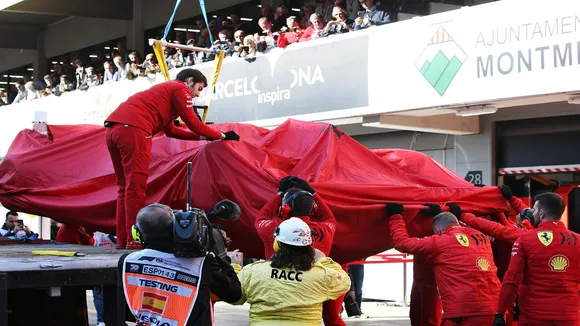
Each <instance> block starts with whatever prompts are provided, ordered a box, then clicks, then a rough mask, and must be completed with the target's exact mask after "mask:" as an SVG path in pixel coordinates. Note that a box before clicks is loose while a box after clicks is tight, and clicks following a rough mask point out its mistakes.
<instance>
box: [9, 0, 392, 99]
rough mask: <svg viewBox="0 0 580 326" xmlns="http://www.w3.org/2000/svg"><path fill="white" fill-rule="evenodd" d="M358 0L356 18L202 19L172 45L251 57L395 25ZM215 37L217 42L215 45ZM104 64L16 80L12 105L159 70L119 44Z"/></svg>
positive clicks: (308, 14) (340, 12)
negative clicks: (193, 30)
mask: <svg viewBox="0 0 580 326" xmlns="http://www.w3.org/2000/svg"><path fill="white" fill-rule="evenodd" d="M356 1H358V3H359V4H360V8H359V9H360V10H358V11H356V17H355V18H354V19H353V18H351V17H352V16H353V15H350V16H351V17H349V13H348V12H347V10H346V9H347V8H346V0H334V1H325V2H323V3H318V4H316V5H311V4H307V5H305V6H303V7H302V8H301V10H300V12H299V13H298V12H296V14H294V12H293V11H291V9H290V8H289V6H287V5H284V4H282V5H280V6H279V7H278V8H277V9H276V11H274V9H273V8H272V6H269V5H263V6H261V17H260V18H259V19H258V21H257V24H256V23H255V22H247V21H242V20H241V19H240V17H239V15H238V14H236V13H232V14H230V16H226V15H221V16H218V17H217V18H215V19H213V20H212V21H210V22H209V24H208V25H209V26H206V24H205V21H204V20H198V21H197V22H196V23H197V25H198V30H199V31H200V32H197V33H196V32H190V31H186V32H176V33H175V40H173V41H172V42H173V43H177V44H186V45H190V46H195V47H200V48H211V49H219V50H223V51H225V52H226V57H239V58H251V57H255V56H258V55H261V54H263V53H266V52H268V51H270V50H272V49H274V48H284V47H286V46H288V45H289V44H292V43H296V42H306V41H312V40H316V39H319V38H324V37H329V36H332V35H336V34H343V33H350V32H354V31H357V30H361V29H366V28H368V27H371V26H379V25H383V24H388V23H390V22H391V19H392V18H391V17H392V16H391V13H390V12H389V10H384V9H381V7H380V4H378V3H377V1H376V0H356ZM210 33H211V35H212V36H213V38H214V40H215V41H214V43H213V44H211V41H210V37H209V35H210ZM232 37H233V38H232ZM164 52H165V59H166V61H167V65H168V67H169V69H173V68H179V67H186V66H193V65H197V64H201V63H203V62H207V61H212V60H214V58H215V55H214V54H213V53H208V52H201V51H200V52H195V51H185V50H181V49H175V48H171V47H164ZM99 60H100V62H102V64H99V66H85V64H86V63H85V62H83V60H80V59H76V60H74V61H73V62H72V63H71V64H70V65H68V64H64V63H63V64H61V63H58V62H57V63H54V64H53V69H52V73H50V74H47V75H45V76H44V78H43V81H40V80H38V81H33V80H32V79H31V77H30V76H24V78H23V80H20V81H17V82H16V89H17V91H18V94H17V95H16V97H15V98H14V100H13V101H12V103H19V102H24V101H32V100H35V99H38V98H41V97H47V96H60V95H62V94H63V93H65V92H71V91H76V90H87V89H89V88H90V87H94V86H98V85H102V84H105V83H112V82H116V81H119V80H124V79H129V80H131V79H134V78H136V77H138V76H148V75H152V74H153V75H154V74H156V73H158V72H159V64H158V62H157V58H156V57H155V55H154V54H153V53H149V54H147V55H146V56H145V60H143V59H142V56H141V54H140V53H139V52H137V51H131V50H128V49H127V48H126V46H125V45H124V44H118V45H117V47H116V48H114V49H112V51H111V53H110V54H109V55H106V56H105V55H101V58H99ZM92 62H94V61H92ZM7 103H8V97H7V96H6V94H5V93H4V92H3V91H0V106H1V105H6V104H7Z"/></svg>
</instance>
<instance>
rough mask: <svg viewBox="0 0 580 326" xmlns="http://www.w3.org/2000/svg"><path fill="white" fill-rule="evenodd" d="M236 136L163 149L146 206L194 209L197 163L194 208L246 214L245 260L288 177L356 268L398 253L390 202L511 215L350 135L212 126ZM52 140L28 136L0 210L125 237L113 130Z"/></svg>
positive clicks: (301, 125) (495, 196) (495, 200)
mask: <svg viewBox="0 0 580 326" xmlns="http://www.w3.org/2000/svg"><path fill="white" fill-rule="evenodd" d="M211 127H212V128H215V129H218V130H230V129H233V130H235V131H236V132H237V133H238V134H239V135H240V137H241V141H239V142H235V141H213V142H208V141H183V140H177V139H170V138H167V137H165V136H164V135H162V134H159V135H156V136H155V137H154V139H153V150H152V159H151V166H150V172H149V180H148V189H147V203H153V202H161V203H164V204H167V205H170V206H171V207H173V208H174V209H185V203H186V200H185V197H186V179H185V176H186V163H187V162H188V161H191V162H193V182H192V205H193V206H194V207H198V208H202V209H206V210H209V209H211V208H212V207H213V205H214V204H215V203H216V202H218V201H219V200H221V199H224V198H227V199H230V200H233V201H235V202H236V203H238V204H239V205H240V207H241V209H242V215H241V217H240V219H239V220H237V221H232V222H226V221H219V223H221V224H222V225H223V227H224V229H225V230H226V231H227V233H228V235H230V237H231V238H232V240H233V247H234V248H232V249H240V250H241V251H243V252H244V255H245V256H246V257H263V255H264V249H263V245H262V241H261V240H260V237H259V236H258V233H257V231H256V228H255V227H254V220H255V218H256V216H257V215H258V212H259V211H260V209H261V208H262V206H263V205H264V204H266V203H267V202H268V201H269V200H270V199H271V198H272V196H273V195H274V194H276V192H277V190H278V184H279V181H280V179H281V178H283V177H285V176H287V175H295V176H298V177H301V178H304V179H306V180H307V181H308V182H309V183H310V184H311V186H312V187H313V188H314V189H316V191H317V193H318V194H320V196H321V197H322V198H323V199H324V200H325V201H326V203H327V204H328V206H329V207H330V208H331V209H332V211H333V213H334V215H335V216H336V219H337V233H336V235H335V237H334V246H333V248H332V252H331V255H332V256H333V258H334V259H336V260H337V261H339V262H343V263H347V262H351V261H355V260H358V259H363V258H365V257H368V256H371V255H374V254H376V253H379V252H382V251H385V250H388V249H390V248H391V244H390V239H389V226H388V219H387V218H386V209H385V202H387V201H392V202H400V203H402V204H419V205H420V204H423V203H427V202H431V203H436V204H443V203H445V202H447V201H454V202H456V203H458V204H459V205H461V208H462V209H463V210H465V211H466V212H471V213H474V214H476V215H479V214H481V215H489V214H493V213H497V212H501V211H505V210H507V203H506V200H505V199H504V198H503V196H502V194H501V193H500V191H499V190H497V188H495V187H484V188H478V187H475V186H473V185H471V184H470V183H468V182H467V181H465V180H463V179H462V178H461V177H460V176H458V175H457V174H455V173H454V172H453V171H451V170H449V169H447V168H446V167H445V166H443V165H441V164H439V163H437V162H436V161H434V160H432V159H431V158H430V157H428V156H426V155H424V154H422V153H418V152H414V151H408V150H381V151H371V150H369V149H367V148H366V147H364V146H363V145H361V144H360V143H358V142H357V141H355V140H354V139H352V138H351V137H350V136H348V135H347V134H345V133H344V132H342V131H341V130H340V129H339V128H337V127H335V126H333V125H329V124H324V123H316V122H302V121H296V120H288V121H286V122H285V123H284V124H282V125H280V126H279V127H278V128H276V129H274V130H267V129H263V128H259V127H256V126H252V125H248V124H216V125H211ZM49 130H50V137H47V136H44V135H41V134H39V133H37V132H35V131H32V130H25V131H22V132H20V133H19V134H18V136H17V137H16V139H15V140H14V142H13V144H12V145H11V147H10V149H9V152H8V154H7V155H6V157H5V159H4V161H3V162H2V164H1V165H0V202H1V203H2V205H4V206H5V207H7V208H9V209H12V210H15V211H20V212H26V213H30V214H37V215H41V216H47V217H51V218H53V219H55V220H56V221H59V222H61V223H65V224H71V225H75V224H76V225H82V226H84V227H86V228H89V229H94V230H100V231H103V232H107V233H111V234H114V233H115V230H114V228H115V200H116V196H117V186H116V184H115V175H114V173H113V166H112V163H111V159H110V157H109V155H108V153H107V148H106V143H105V128H104V127H100V126H94V125H75V126H55V125H50V126H49ZM404 218H405V220H406V225H407V228H408V229H409V234H410V235H411V236H414V235H417V234H424V233H426V232H427V233H429V231H430V228H431V225H430V223H429V222H428V221H426V220H425V219H426V218H425V217H424V216H423V215H422V214H420V213H418V211H417V210H416V211H413V210H409V212H408V213H405V216H404Z"/></svg>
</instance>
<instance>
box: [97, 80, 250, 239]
mask: <svg viewBox="0 0 580 326" xmlns="http://www.w3.org/2000/svg"><path fill="white" fill-rule="evenodd" d="M205 87H207V79H206V77H205V76H204V75H203V73H201V71H199V70H195V69H184V70H182V71H180V72H179V73H178V74H177V78H176V80H171V81H167V82H163V83H160V84H157V85H155V86H153V87H151V88H150V89H148V90H145V91H142V92H139V93H137V94H135V95H133V96H131V97H129V99H127V100H126V101H125V102H123V103H121V105H119V107H118V108H117V109H116V110H115V111H113V113H111V115H109V117H108V118H107V119H106V120H105V127H106V128H107V129H106V133H105V136H106V141H107V148H108V150H109V154H110V156H111V160H112V161H113V168H114V170H115V175H116V177H117V185H118V186H119V192H118V197H117V208H116V217H117V248H118V249H141V244H140V243H138V242H134V241H128V237H127V236H128V235H131V227H132V226H133V224H135V218H136V217H137V213H138V212H139V210H140V209H141V208H143V207H145V199H146V191H147V177H148V175H149V163H150V161H151V146H152V138H153V136H154V135H156V134H158V133H159V132H163V133H165V135H166V136H167V137H171V138H176V139H182V140H218V139H221V140H236V141H237V140H239V139H240V137H239V136H238V134H236V132H235V131H233V130H230V131H227V132H220V131H219V130H216V129H213V128H211V127H209V126H207V125H206V124H204V123H203V122H202V121H201V119H200V118H199V116H198V114H197V112H196V110H195V108H194V107H193V99H194V98H196V97H199V96H200V94H201V92H202V91H203V89H204V88H205ZM178 117H180V118H181V120H183V122H184V123H185V125H186V126H187V128H188V129H189V130H185V129H181V128H179V127H177V126H175V124H174V121H175V120H176V119H177V118H178Z"/></svg>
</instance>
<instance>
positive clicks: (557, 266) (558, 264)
mask: <svg viewBox="0 0 580 326" xmlns="http://www.w3.org/2000/svg"><path fill="white" fill-rule="evenodd" d="M549 265H550V268H551V269H552V272H565V271H566V269H567V268H568V266H569V265H570V261H569V260H568V257H566V256H564V255H554V256H552V258H550V261H549Z"/></svg>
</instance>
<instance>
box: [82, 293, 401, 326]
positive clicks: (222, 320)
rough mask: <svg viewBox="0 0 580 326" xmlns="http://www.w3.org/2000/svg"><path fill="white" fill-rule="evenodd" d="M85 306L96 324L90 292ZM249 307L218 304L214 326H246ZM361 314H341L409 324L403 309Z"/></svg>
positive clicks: (366, 308)
mask: <svg viewBox="0 0 580 326" xmlns="http://www.w3.org/2000/svg"><path fill="white" fill-rule="evenodd" d="M87 306H88V309H89V325H90V326H95V325H96V324H97V316H96V311H95V307H94V305H93V294H92V291H87ZM249 308H250V306H249V305H247V304H246V305H243V306H232V305H229V304H225V303H218V304H216V307H215V317H216V322H215V325H216V326H226V325H227V326H246V325H248V310H249ZM362 309H363V312H364V313H365V314H367V316H368V318H360V319H358V318H346V314H343V318H344V321H345V322H346V324H347V325H364V326H378V325H382V326H407V325H411V323H410V322H409V309H408V308H403V307H392V306H387V305H385V304H384V303H377V302H363V305H362ZM127 325H128V326H134V325H135V324H134V323H127ZM108 326H109V325H108Z"/></svg>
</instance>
